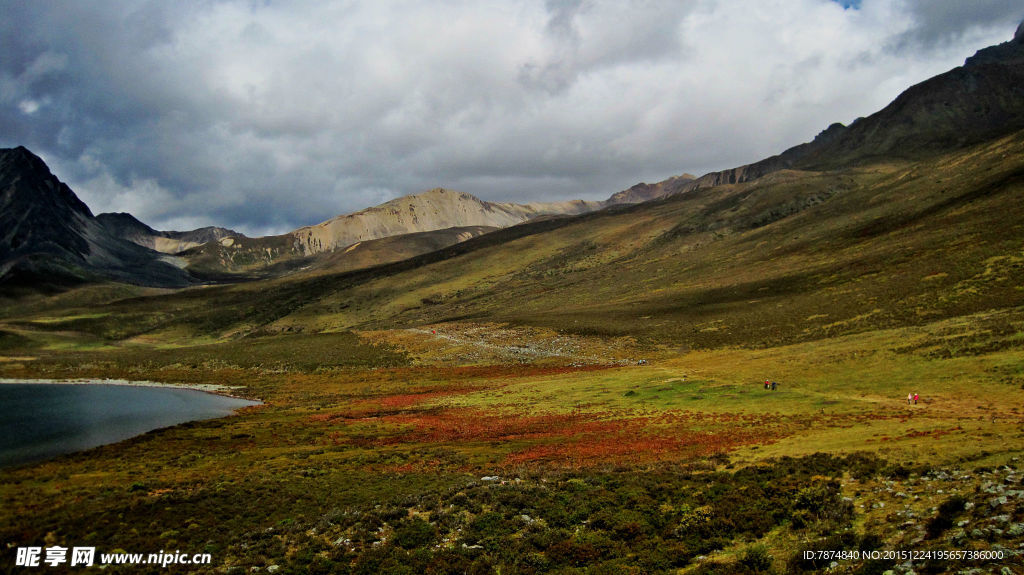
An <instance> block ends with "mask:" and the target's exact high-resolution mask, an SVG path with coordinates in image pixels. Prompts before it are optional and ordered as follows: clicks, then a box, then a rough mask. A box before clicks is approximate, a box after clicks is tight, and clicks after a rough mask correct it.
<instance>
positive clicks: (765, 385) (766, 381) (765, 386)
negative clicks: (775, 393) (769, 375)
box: [764, 379, 770, 389]
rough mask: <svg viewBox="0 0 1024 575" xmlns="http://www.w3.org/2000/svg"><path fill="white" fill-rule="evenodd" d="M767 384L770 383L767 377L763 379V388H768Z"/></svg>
mask: <svg viewBox="0 0 1024 575" xmlns="http://www.w3.org/2000/svg"><path fill="white" fill-rule="evenodd" d="M769 385H770V382H769V381H768V380H767V379H766V380H764V388H765V389H768V386H769Z"/></svg>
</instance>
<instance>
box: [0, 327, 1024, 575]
mask: <svg viewBox="0 0 1024 575" xmlns="http://www.w3.org/2000/svg"><path fill="white" fill-rule="evenodd" d="M1022 318H1024V310H1021V309H1010V310H1003V311H992V312H985V313H982V314H976V315H973V316H968V317H963V318H955V319H948V320H943V321H939V322H935V323H931V324H926V325H923V326H919V327H908V328H899V329H892V330H879V331H870V332H864V333H859V334H852V335H846V336H842V337H837V338H832V339H828V340H822V341H813V342H805V343H799V344H794V345H788V346H782V347H773V348H761V349H748V348H726V349H718V350H712V351H701V350H687V349H673V348H670V347H667V346H666V347H657V346H651V345H640V344H638V343H637V342H635V341H633V340H632V339H630V338H627V337H623V338H617V339H608V338H601V337H596V336H595V337H588V336H579V335H567V334H564V333H559V332H556V331H553V330H549V329H545V328H531V327H525V326H512V325H505V324H496V323H465V322H464V323H452V324H439V325H427V326H422V327H418V328H411V329H404V330H399V329H394V330H383V331H373V332H361V333H359V334H352V333H339V334H319V335H276V336H267V337H263V338H248V339H242V340H237V341H236V342H233V343H228V344H217V345H220V346H221V347H219V348H217V351H216V353H215V354H211V352H209V351H208V348H209V346H193V347H159V348H158V347H154V346H146V345H141V344H138V343H136V344H131V345H118V346H108V347H103V348H99V349H97V348H95V347H93V346H92V345H91V344H90V345H86V346H85V347H86V348H87V349H75V348H74V345H71V344H70V343H69V341H70V340H61V341H60V343H59V344H56V343H51V345H50V346H49V347H47V346H43V347H37V348H34V349H11V350H10V353H8V354H7V355H6V356H5V358H4V360H3V361H0V377H6V378H18V377H33V378H108V377H109V378H121V379H135V380H138V379H145V380H153V381H162V382H168V383H189V384H193V385H203V384H217V385H226V386H232V387H236V386H244V388H243V389H242V390H241V393H243V394H246V395H249V396H252V397H258V398H260V399H262V400H263V401H265V404H264V405H262V406H259V407H255V408H250V409H246V410H244V411H243V412H242V413H240V414H239V415H238V416H236V417H231V418H226V419H221V420H214V421H205V422H195V423H190V424H184V425H179V426H176V427H173V428H169V429H164V430H159V431H155V432H151V433H149V434H146V435H144V436H141V437H138V438H135V439H132V440H129V441H125V442H122V443H119V444H115V445H110V446H105V447H101V448H97V449H93V450H90V451H88V452H84V453H79V454H74V455H70V456H66V457H62V458H60V459H57V460H54V461H50V462H46V463H41V464H37V465H32V466H26V467H21V468H14V469H6V470H3V471H2V472H0V493H2V496H3V500H4V506H3V510H2V511H0V538H2V540H3V541H4V543H5V544H6V547H7V551H5V552H4V555H5V556H4V558H3V563H2V565H0V569H3V570H5V571H13V570H15V568H14V567H13V566H12V565H13V563H14V560H15V557H14V549H15V548H17V547H25V546H44V547H45V546H56V545H60V546H64V547H68V548H71V547H74V546H95V547H97V549H98V550H101V551H105V552H106V551H113V550H115V549H121V550H126V551H129V552H145V553H149V552H154V553H155V552H157V551H159V550H170V549H177V550H181V551H182V552H189V553H210V554H211V557H212V558H213V563H212V565H210V566H209V567H208V568H206V571H203V570H202V569H199V570H198V572H210V573H224V572H238V573H242V572H246V573H248V572H277V573H345V572H353V573H449V572H452V573H454V572H460V573H461V572H480V573H488V572H501V573H541V572H558V573H582V572H588V573H651V572H683V573H734V572H770V571H774V572H794V573H798V572H810V571H816V570H827V571H829V572H835V573H882V572H883V571H886V570H890V569H892V570H894V572H909V571H910V570H913V571H914V572H917V573H921V572H925V573H928V572H935V573H938V572H966V573H1003V572H1021V571H1022V570H1024V556H1022V555H1021V553H1022V552H1024V464H1022V462H1021V459H1020V457H1021V452H1022V451H1024V427H1022V424H1024V413H1022V412H1021V399H1022V398H1024V390H1022V387H1024V346H1022V344H1021V339H1020V337H1019V336H1018V334H1019V333H1020V332H1021V330H1019V329H1016V328H1013V329H996V328H993V327H992V326H1011V327H1013V326H1019V324H1020V323H1021V321H1022ZM3 327H4V329H5V330H7V331H8V332H12V333H13V332H17V330H21V333H22V335H24V336H25V337H29V338H32V337H35V338H38V337H41V336H40V335H39V334H38V333H32V332H31V331H30V329H29V328H27V327H26V326H25V325H18V326H13V327H12V326H9V325H8V326H3ZM47 333H49V332H47ZM50 336H51V337H55V336H52V334H51V335H50ZM69 337H70V336H69ZM71 340H73V338H71ZM766 379H768V380H771V381H775V382H776V383H777V388H776V390H774V391H772V390H766V389H765V387H764V381H765V380H766ZM908 393H915V394H918V396H919V400H918V402H917V403H916V404H908V402H907V399H906V398H907V394H908ZM818 551H822V552H825V551H835V552H839V551H843V552H844V553H843V554H829V553H817V552H818ZM936 551H951V552H953V551H957V552H959V551H964V552H965V553H964V554H962V556H961V557H958V558H949V557H944V556H942V555H941V554H937V553H934V552H936ZM853 552H856V556H855V555H854V554H853ZM901 552H907V553H911V552H916V553H917V556H916V557H915V556H911V555H900V553H901ZM110 569H111V570H112V571H113V572H119V571H118V570H119V569H122V570H124V572H138V567H137V566H136V567H133V568H131V569H129V568H127V567H115V566H112V567H111V568H110ZM1007 570H1008V571H1007ZM157 571H159V569H152V572H157Z"/></svg>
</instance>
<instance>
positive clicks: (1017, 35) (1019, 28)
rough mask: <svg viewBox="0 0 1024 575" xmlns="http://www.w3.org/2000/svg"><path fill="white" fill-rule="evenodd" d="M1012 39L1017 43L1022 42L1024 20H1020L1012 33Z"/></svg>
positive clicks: (1023, 39) (1023, 40) (1023, 41)
mask: <svg viewBox="0 0 1024 575" xmlns="http://www.w3.org/2000/svg"><path fill="white" fill-rule="evenodd" d="M1013 41H1014V42H1016V43H1018V44H1024V20H1021V21H1020V24H1019V25H1018V26H1017V32H1016V33H1014V35H1013Z"/></svg>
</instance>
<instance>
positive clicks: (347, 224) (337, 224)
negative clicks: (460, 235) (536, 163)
mask: <svg viewBox="0 0 1024 575" xmlns="http://www.w3.org/2000/svg"><path fill="white" fill-rule="evenodd" d="M599 207H601V204H600V202H585V201H581V200H577V201H573V202H561V203H537V204H527V205H520V204H511V203H493V202H486V201H483V200H481V199H479V198H477V197H475V196H472V195H470V194H467V193H464V192H455V191H451V190H445V189H443V188H435V189H433V190H429V191H427V192H424V193H421V194H415V195H410V196H404V197H401V198H397V199H394V200H391V201H389V202H386V203H383V204H380V205H379V206H374V207H372V208H367V209H365V210H361V211H358V212H355V213H352V214H346V215H341V216H338V217H336V218H332V219H330V220H327V221H325V222H323V223H320V224H317V225H314V226H308V227H304V228H299V229H297V230H295V231H293V232H291V233H290V234H289V235H290V236H292V237H293V238H294V241H295V245H296V246H297V247H298V249H300V250H302V252H303V254H314V253H318V252H323V251H332V250H335V249H338V248H344V247H348V246H350V245H352V244H355V243H357V242H362V241H366V240H373V239H378V238H384V237H388V236H396V235H401V234H408V233H413V232H427V231H433V230H441V229H445V228H455V227H466V226H484V227H493V228H504V227H508V226H511V225H515V224H518V223H522V222H525V221H527V220H529V219H532V218H535V217H537V216H541V215H558V214H578V213H583V212H587V211H590V210H593V209H597V208H599Z"/></svg>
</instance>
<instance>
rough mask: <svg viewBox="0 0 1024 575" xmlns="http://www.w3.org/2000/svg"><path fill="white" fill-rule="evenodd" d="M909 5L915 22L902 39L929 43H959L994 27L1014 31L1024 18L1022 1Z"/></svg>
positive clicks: (941, 0)
mask: <svg viewBox="0 0 1024 575" xmlns="http://www.w3.org/2000/svg"><path fill="white" fill-rule="evenodd" d="M909 7H910V12H911V14H912V16H913V18H914V23H915V25H914V27H913V28H912V29H911V30H909V31H908V32H907V33H906V34H905V35H904V37H903V38H901V40H903V41H906V42H917V43H921V44H925V45H934V44H937V43H948V42H955V41H956V40H957V39H959V38H962V37H963V36H964V35H970V34H972V33H977V32H978V31H979V30H981V31H983V30H985V29H990V28H1004V29H1008V30H1010V34H1012V32H1013V28H1014V26H1015V24H1016V23H1018V22H1020V20H1021V18H1024V6H1022V5H1021V3H1020V2H1019V1H1018V0H971V1H969V2H964V1H963V0H913V1H912V2H910V3H909ZM1007 39H1009V36H1007Z"/></svg>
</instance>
